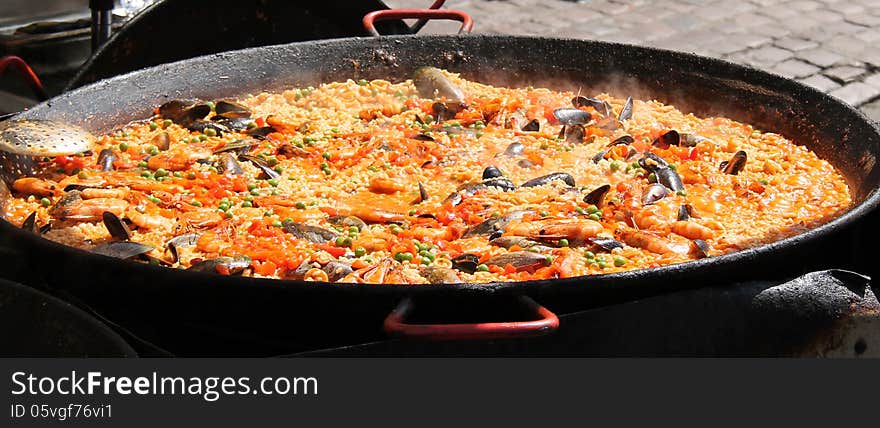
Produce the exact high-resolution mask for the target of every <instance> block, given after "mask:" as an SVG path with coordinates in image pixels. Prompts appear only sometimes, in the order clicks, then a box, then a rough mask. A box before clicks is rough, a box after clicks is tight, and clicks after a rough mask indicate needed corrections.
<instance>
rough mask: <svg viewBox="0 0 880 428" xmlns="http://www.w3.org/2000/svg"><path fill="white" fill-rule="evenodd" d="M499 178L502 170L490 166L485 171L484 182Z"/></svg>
mask: <svg viewBox="0 0 880 428" xmlns="http://www.w3.org/2000/svg"><path fill="white" fill-rule="evenodd" d="M498 177H501V170H500V169H498V168H496V167H494V166H488V167H486V169H484V170H483V180H488V179H490V178H498Z"/></svg>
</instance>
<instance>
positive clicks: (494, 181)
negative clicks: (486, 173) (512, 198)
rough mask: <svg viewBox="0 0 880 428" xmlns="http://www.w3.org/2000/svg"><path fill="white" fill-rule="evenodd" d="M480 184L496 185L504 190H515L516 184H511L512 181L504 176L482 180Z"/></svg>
mask: <svg viewBox="0 0 880 428" xmlns="http://www.w3.org/2000/svg"><path fill="white" fill-rule="evenodd" d="M482 184H484V185H486V186H491V187H497V188H499V189H501V190H503V191H505V192H509V191H511V190H516V184H513V182H512V181H510V180H509V179H507V178H505V177H495V178H490V179H488V180H483V183H482Z"/></svg>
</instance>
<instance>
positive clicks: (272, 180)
mask: <svg viewBox="0 0 880 428" xmlns="http://www.w3.org/2000/svg"><path fill="white" fill-rule="evenodd" d="M267 182H268V183H269V185H270V186H272V187H278V179H277V178H270V179H269V180H267Z"/></svg>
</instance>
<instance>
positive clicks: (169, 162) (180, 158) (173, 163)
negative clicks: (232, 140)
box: [147, 144, 211, 171]
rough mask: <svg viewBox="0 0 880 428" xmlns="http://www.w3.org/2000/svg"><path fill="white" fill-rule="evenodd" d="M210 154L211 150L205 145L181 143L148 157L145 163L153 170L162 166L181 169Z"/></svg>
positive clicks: (169, 169) (175, 169)
mask: <svg viewBox="0 0 880 428" xmlns="http://www.w3.org/2000/svg"><path fill="white" fill-rule="evenodd" d="M210 156H211V151H210V150H208V149H207V148H205V147H198V146H193V145H187V144H183V145H178V146H175V147H173V148H172V149H170V150H167V151H164V152H161V153H159V154H158V155H155V156H152V157H150V160H149V161H147V165H148V166H149V167H150V169H154V170H155V169H159V168H164V169H167V170H168V171H183V170H185V169H188V168H189V167H190V165H192V164H194V163H195V162H196V161H198V160H200V159H207V158H208V157H210Z"/></svg>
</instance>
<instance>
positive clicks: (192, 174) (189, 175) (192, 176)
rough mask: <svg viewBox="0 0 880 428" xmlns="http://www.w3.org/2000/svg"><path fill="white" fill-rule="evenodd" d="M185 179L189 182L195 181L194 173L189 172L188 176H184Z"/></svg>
mask: <svg viewBox="0 0 880 428" xmlns="http://www.w3.org/2000/svg"><path fill="white" fill-rule="evenodd" d="M186 178H188V179H190V180H195V179H196V173H194V172H191V173H189V174H187V175H186Z"/></svg>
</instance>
